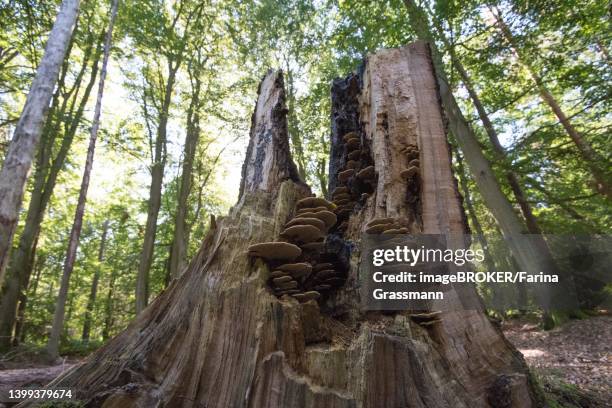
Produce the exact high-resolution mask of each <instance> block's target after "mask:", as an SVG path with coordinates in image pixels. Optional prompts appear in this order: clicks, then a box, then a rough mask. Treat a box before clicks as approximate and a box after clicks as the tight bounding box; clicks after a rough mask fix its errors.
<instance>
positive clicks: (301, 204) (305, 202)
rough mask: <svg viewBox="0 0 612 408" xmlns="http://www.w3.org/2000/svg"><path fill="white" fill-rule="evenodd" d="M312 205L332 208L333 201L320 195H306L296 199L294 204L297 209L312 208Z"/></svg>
mask: <svg viewBox="0 0 612 408" xmlns="http://www.w3.org/2000/svg"><path fill="white" fill-rule="evenodd" d="M314 207H325V208H327V209H328V210H333V209H334V203H331V202H329V201H327V200H326V199H324V198H321V197H306V198H303V199H301V200H300V201H298V202H297V204H296V205H295V208H296V209H298V210H299V209H302V208H314Z"/></svg>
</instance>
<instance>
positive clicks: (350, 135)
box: [342, 132, 359, 142]
mask: <svg viewBox="0 0 612 408" xmlns="http://www.w3.org/2000/svg"><path fill="white" fill-rule="evenodd" d="M351 139H359V135H358V134H357V133H356V132H348V133H347V134H345V135H344V136H342V140H344V141H345V142H348V141H349V140H351Z"/></svg>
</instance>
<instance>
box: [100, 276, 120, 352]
mask: <svg viewBox="0 0 612 408" xmlns="http://www.w3.org/2000/svg"><path fill="white" fill-rule="evenodd" d="M116 279H117V271H115V270H113V271H112V272H111V276H110V279H109V281H108V292H107V293H106V299H105V301H104V324H103V326H102V340H103V341H105V342H106V341H107V340H108V339H109V338H110V332H111V329H112V326H113V311H114V310H113V300H114V297H115V281H116Z"/></svg>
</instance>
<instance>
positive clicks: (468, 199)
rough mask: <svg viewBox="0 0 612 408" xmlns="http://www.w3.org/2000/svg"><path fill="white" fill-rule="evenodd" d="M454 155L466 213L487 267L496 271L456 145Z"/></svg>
mask: <svg viewBox="0 0 612 408" xmlns="http://www.w3.org/2000/svg"><path fill="white" fill-rule="evenodd" d="M453 155H454V157H455V161H456V162H457V170H459V174H458V175H457V178H458V179H459V185H460V186H461V193H462V196H463V204H464V206H465V210H466V213H467V215H468V217H469V218H470V219H471V221H472V225H473V226H474V229H475V231H474V232H475V233H476V239H477V240H478V242H479V243H480V246H481V247H482V249H483V251H484V255H485V262H486V264H487V268H488V270H489V271H496V270H497V268H496V267H495V260H494V258H493V255H492V254H491V251H490V250H489V242H488V240H487V237H486V235H485V233H484V230H483V229H482V225H481V224H480V221H479V220H478V216H477V215H476V209H475V208H474V203H473V201H472V196H471V194H470V188H469V186H468V182H467V174H468V173H467V172H466V170H465V166H464V165H463V158H462V157H461V154H459V150H458V149H457V148H456V147H455V148H454V149H453Z"/></svg>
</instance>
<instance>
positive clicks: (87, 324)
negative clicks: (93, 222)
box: [81, 220, 109, 342]
mask: <svg viewBox="0 0 612 408" xmlns="http://www.w3.org/2000/svg"><path fill="white" fill-rule="evenodd" d="M108 225H109V220H106V221H104V226H103V227H102V237H101V238H100V247H99V248H98V265H97V267H96V270H95V272H94V276H93V279H92V281H91V290H90V292H89V299H87V306H86V307H85V319H84V322H83V334H82V336H81V340H83V342H88V341H89V337H90V334H91V322H92V320H93V312H94V308H95V305H96V297H97V295H98V283H99V282H100V269H101V268H102V262H104V251H105V250H106V236H107V234H108Z"/></svg>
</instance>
